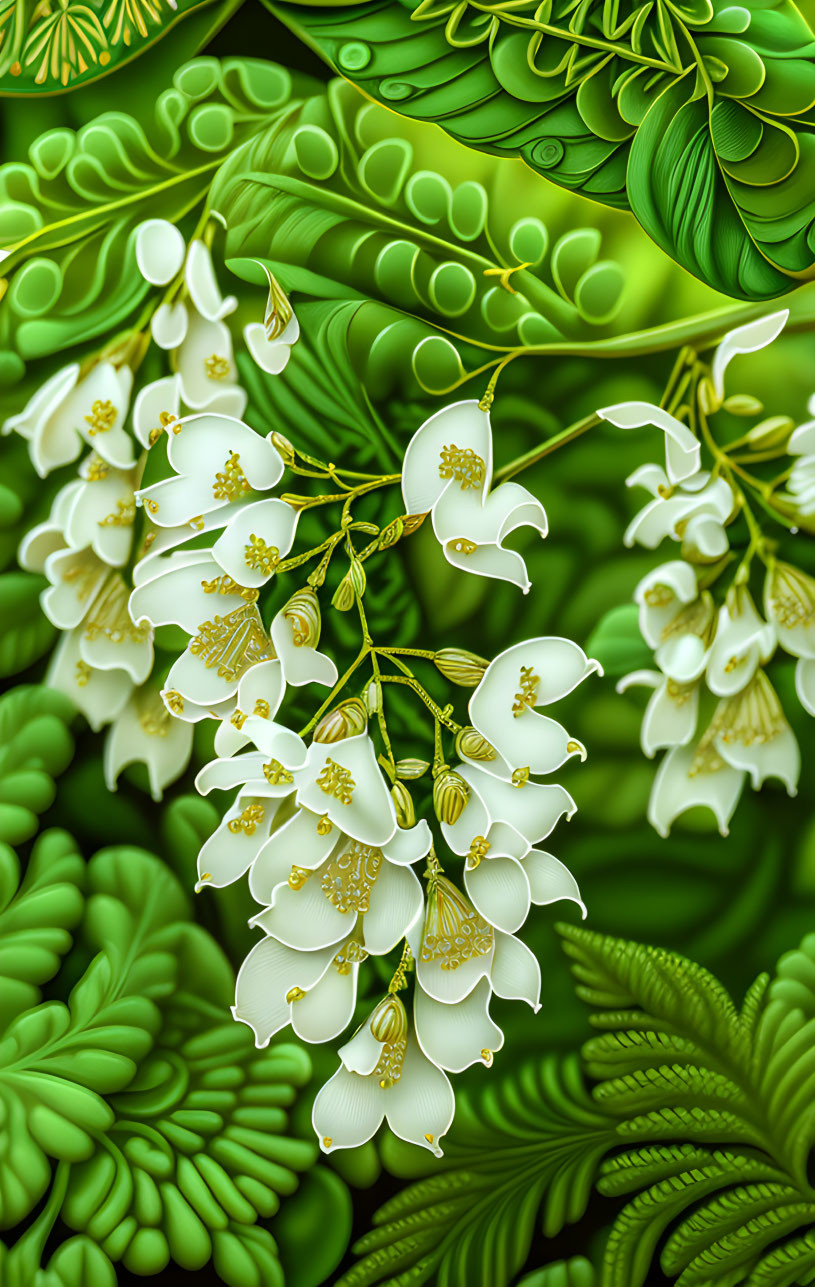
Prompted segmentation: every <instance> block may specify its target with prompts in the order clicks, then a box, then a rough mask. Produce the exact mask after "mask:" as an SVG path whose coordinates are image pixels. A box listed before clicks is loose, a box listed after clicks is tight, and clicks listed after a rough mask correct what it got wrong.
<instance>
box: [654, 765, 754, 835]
mask: <svg viewBox="0 0 815 1287" xmlns="http://www.w3.org/2000/svg"><path fill="white" fill-rule="evenodd" d="M743 785H744V774H743V773H741V772H739V770H738V769H734V768H732V767H731V766H729V765H728V764H726V763H725V761H724V760H723V759H722V758H721V756H720V755H718V754H717V753H716V752H715V751H714V750H712V749H710V748H707V750H706V753H703V754H701V755H700V753H699V748H698V747H694V746H677V747H675V748H674V749H673V750H671V751H668V753H667V755H666V756H665V757H664V758H663V760H662V763H661V764H660V766H659V768H658V769H657V773H656V777H655V778H654V784H653V786H652V788H651V798H650V800H649V802H648V821H649V822H650V823H651V826H652V827H653V828H654V830H655V831H657V832H658V833H659V835H661V836H663V837H664V836H667V835H668V833H669V832H670V829H671V824H672V823H673V821H674V819H676V818H678V817H679V815H680V814H681V813H685V812H686V811H687V810H688V809H692V808H694V806H696V805H702V806H704V807H705V808H708V809H710V810H711V811H712V812H713V814H714V816H715V818H716V821H717V823H718V826H719V832H720V833H721V835H723V836H726V835H727V834H728V827H729V823H730V819H731V818H732V816H733V812H734V810H735V808H736V805H737V804H738V801H739V796H740V795H741V791H742V787H743Z"/></svg>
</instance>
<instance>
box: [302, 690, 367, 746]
mask: <svg viewBox="0 0 815 1287" xmlns="http://www.w3.org/2000/svg"><path fill="white" fill-rule="evenodd" d="M367 727H368V713H367V711H366V710H365V706H364V705H363V703H362V701H361V700H360V698H359V697H349V698H347V699H346V700H345V701H344V702H340V703H339V704H338V705H337V706H335V707H334V709H333V711H328V712H327V714H325V715H324V716H323V718H322V719H321V720H320V722H319V724H318V725H317V727H316V728H315V730H314V741H315V742H341V741H342V740H343V738H346V737H356V736H357V735H358V734H359V733H364V732H365V729H366V728H367Z"/></svg>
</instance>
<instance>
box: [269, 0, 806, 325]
mask: <svg viewBox="0 0 815 1287" xmlns="http://www.w3.org/2000/svg"><path fill="white" fill-rule="evenodd" d="M266 3H268V4H269V7H270V8H271V9H272V12H273V13H275V14H277V15H278V16H279V17H280V18H281V19H282V20H283V21H284V22H286V23H287V24H288V25H289V26H291V27H292V28H293V29H294V30H295V31H296V32H297V33H298V34H300V35H301V36H302V37H303V38H304V39H306V40H307V41H308V42H309V43H310V44H315V45H316V46H317V47H318V48H319V49H320V50H321V52H322V53H323V55H324V56H325V57H326V58H327V59H328V60H329V61H330V62H331V63H332V65H333V66H334V67H335V68H336V69H337V70H338V71H340V72H341V73H342V75H343V76H345V77H347V78H348V79H350V80H352V81H354V82H355V83H356V84H357V85H359V86H360V88H361V89H363V90H364V92H365V94H366V95H367V96H369V97H371V98H373V99H376V100H379V101H380V102H382V103H383V104H385V105H386V106H387V107H388V108H389V109H390V110H391V111H394V112H399V113H401V114H402V115H404V116H406V117H408V118H410V120H411V121H434V122H436V123H438V124H439V125H440V126H441V127H442V128H443V129H444V130H446V131H448V132H449V133H450V134H452V136H453V137H454V138H456V139H458V140H459V141H461V142H462V143H465V144H467V145H468V146H469V147H471V148H478V149H484V150H486V151H489V152H494V153H496V154H498V155H500V156H520V157H522V158H523V159H524V161H526V163H527V164H528V165H529V166H531V167H532V168H533V169H535V170H537V171H538V172H539V173H540V174H542V175H544V176H545V177H546V178H547V179H549V180H551V181H553V182H555V183H558V184H561V185H562V186H563V187H565V188H568V189H571V190H573V191H577V192H579V193H581V194H582V195H583V196H586V197H589V198H590V199H592V200H594V201H599V202H602V203H603V204H606V205H609V206H612V207H615V208H623V209H624V208H627V207H629V208H630V209H631V210H632V211H633V212H634V214H635V215H636V216H637V218H638V219H639V220H640V222H641V223H642V225H643V227H644V228H645V229H646V231H647V232H648V233H650V235H651V236H653V237H654V238H655V239H656V241H657V243H658V244H659V245H660V246H661V247H662V248H663V249H664V250H665V251H667V253H668V254H670V255H671V256H673V258H674V259H675V260H676V261H677V262H678V263H680V264H682V266H683V267H685V268H686V269H688V270H689V271H690V272H692V273H695V274H697V275H698V276H699V277H701V279H702V280H703V281H705V282H707V283H708V284H709V285H711V286H714V287H715V288H716V289H718V290H723V291H726V292H728V293H729V294H732V295H735V296H738V297H743V298H749V299H767V298H770V297H772V296H774V295H779V294H782V293H783V292H785V291H788V290H791V289H792V288H793V287H794V286H795V285H796V284H797V281H798V279H799V277H800V276H808V275H809V274H810V273H811V271H812V268H813V255H814V253H815V239H813V236H812V220H813V214H815V191H814V190H813V186H812V182H811V179H810V175H811V171H812V156H811V153H812V150H813V149H814V148H815V136H813V134H812V131H811V129H810V127H809V124H808V121H807V120H806V116H805V114H806V112H807V111H808V109H809V107H810V104H811V103H812V101H813V98H814V97H815V41H814V40H813V34H812V30H811V28H810V26H809V25H808V23H807V21H806V20H805V18H804V16H803V15H802V14H801V13H800V12H799V10H798V9H797V8H796V6H795V5H794V4H792V3H789V2H788V0H775V2H774V3H772V2H771V3H770V4H769V5H768V6H760V5H757V4H751V5H748V6H747V7H746V8H743V9H741V10H739V11H738V12H735V11H734V10H733V8H732V7H728V5H727V3H726V0H713V2H711V0H700V2H699V3H687V4H683V5H681V6H679V7H672V8H670V9H665V8H664V7H659V8H654V7H653V6H651V5H648V4H644V3H643V4H637V5H634V6H631V7H630V9H628V10H626V12H625V17H624V19H623V18H621V16H620V12H619V11H618V9H617V8H615V7H609V6H603V5H601V4H600V3H599V2H596V3H593V4H590V5H588V6H584V8H583V10H581V15H582V16H581V19H580V21H579V22H576V21H575V20H574V16H573V10H572V6H571V5H570V3H569V0H553V3H550V4H547V5H546V6H545V8H544V9H541V8H540V7H539V6H537V5H536V4H535V2H534V0H526V2H525V3H521V4H516V5H513V6H512V8H511V9H508V8H507V7H506V6H505V5H501V4H487V5H481V4H479V5H478V6H476V5H475V4H472V5H471V4H469V3H467V0H462V3H460V4H456V3H453V0H410V3H405V4H399V3H396V0H367V2H365V3H353V2H352V0H348V2H347V3H343V2H342V0H340V3H329V2H328V0H323V3H316V4H315V3H312V2H311V0H308V3H306V2H305V0H303V2H301V3H278V2H277V0H266ZM393 172H394V174H396V168H395V166H394V169H393ZM394 181H395V180H394ZM438 200H439V198H436V201H437V202H438ZM427 204H428V207H429V208H431V209H432V208H433V203H432V201H431V199H430V198H429V197H428V198H427ZM524 258H526V256H524ZM566 258H568V257H567V256H565V255H564V265H563V273H560V271H559V272H558V276H559V278H560V280H561V281H562V282H563V284H564V285H565V282H566V280H567V279H568V280H569V281H570V283H571V289H572V290H573V291H574V294H571V293H570V292H567V293H568V297H569V298H573V299H574V300H575V302H576V303H577V304H578V306H579V307H581V311H583V312H584V313H585V315H586V316H588V317H595V318H598V319H600V318H603V317H605V316H608V315H610V312H611V311H612V310H613V307H614V302H613V297H614V292H615V286H614V283H613V281H612V279H611V275H610V274H603V275H601V279H600V281H598V280H596V279H595V280H594V281H593V282H592V279H590V278H589V279H588V280H587V279H586V278H584V283H585V284H584V288H583V290H582V291H581V290H579V289H578V287H577V284H576V275H575V270H576V265H574V264H573V263H571V262H569V263H568V265H567V264H566V262H565V260H566ZM586 268H588V265H587V264H584V270H585V269H586ZM588 272H591V269H588ZM603 276H606V277H607V280H605V281H603V280H602V277H603Z"/></svg>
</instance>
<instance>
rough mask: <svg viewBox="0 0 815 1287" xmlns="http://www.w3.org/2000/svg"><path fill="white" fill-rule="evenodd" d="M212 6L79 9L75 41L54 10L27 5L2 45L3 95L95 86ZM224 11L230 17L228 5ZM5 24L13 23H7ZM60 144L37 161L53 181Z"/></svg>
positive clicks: (199, 1)
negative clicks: (182, 23) (175, 28)
mask: <svg viewBox="0 0 815 1287" xmlns="http://www.w3.org/2000/svg"><path fill="white" fill-rule="evenodd" d="M211 3H212V0H178V3H177V5H170V4H165V3H163V0H152V2H151V3H150V4H145V3H139V4H136V5H129V6H127V5H125V4H123V3H122V2H121V0H117V3H114V4H110V5H107V6H104V7H102V8H100V9H99V10H98V12H97V11H96V10H94V9H83V10H79V11H78V12H77V16H76V19H75V21H76V27H75V28H74V38H69V39H66V38H65V28H64V20H63V22H62V23H60V22H59V21H57V20H56V16H55V15H53V14H52V13H51V12H50V11H49V10H47V9H46V10H43V9H42V8H41V7H40V6H38V5H36V4H34V3H32V0H28V3H26V4H25V5H24V6H22V7H21V10H18V13H17V14H16V15H15V20H14V21H13V22H11V23H10V24H9V25H8V27H7V32H8V36H9V39H7V40H5V41H4V42H3V52H2V60H0V93H3V94H13V95H14V96H15V97H16V96H19V95H30V96H34V95H37V94H54V93H60V91H62V90H66V89H68V90H74V89H77V88H79V87H80V86H82V85H88V84H91V83H92V82H93V81H95V80H98V79H99V78H100V77H102V76H108V75H110V74H111V72H113V71H115V70H116V69H118V68H119V67H121V66H123V65H124V64H125V63H128V62H130V60H131V59H133V58H137V57H138V56H139V54H141V53H144V52H146V51H147V50H148V49H150V48H151V47H152V46H153V45H155V44H156V42H157V41H159V40H161V39H162V38H163V37H164V36H165V35H166V34H167V33H168V32H169V31H170V30H172V28H173V27H174V26H175V25H176V24H177V23H178V22H180V21H182V20H183V19H184V18H186V17H188V16H190V15H192V14H194V13H196V12H198V10H200V9H201V8H202V7H204V6H205V5H207V4H211ZM221 8H222V9H224V10H225V11H226V12H227V13H228V11H229V7H228V6H223V5H222V6H221ZM220 21H223V18H221V19H220ZM3 22H4V25H5V23H8V18H5V17H4V19H3ZM80 31H81V36H80V37H79V39H76V38H75V37H76V35H78V34H79V32H80ZM63 133H64V132H63ZM61 142H62V139H60V137H59V133H58V132H57V131H54V134H53V135H51V136H50V138H49V140H48V142H47V143H45V144H43V143H41V144H40V145H39V147H38V149H37V151H36V154H35V155H36V158H37V161H38V163H39V165H40V166H41V167H42V169H43V170H44V171H45V172H46V173H47V174H49V177H50V176H51V175H53V174H55V173H59V171H60V170H61V169H62V168H63V167H64V165H65V161H66V157H65V151H64V148H61V147H60V143H61Z"/></svg>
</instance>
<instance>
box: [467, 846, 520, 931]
mask: <svg viewBox="0 0 815 1287" xmlns="http://www.w3.org/2000/svg"><path fill="white" fill-rule="evenodd" d="M464 885H465V888H466V890H467V893H468V894H469V896H470V900H471V902H472V904H473V907H475V909H476V911H478V912H480V913H481V915H482V916H483V917H484V920H485V921H489V923H490V925H494V926H495V927H496V929H500V930H504V932H505V933H507V934H514V933H515V931H516V930H518V929H520V928H521V926H522V925H523V923H524V921H525V920H526V918H527V916H528V915H529V905H530V901H531V900H530V892H529V881H528V880H527V878H526V872H525V871H524V868H523V867H522V866H521V864H520V863H519V862H518V861H517V859H515V858H503V857H497V858H490V857H487V858H485V859H484V860H483V861H482V862H479V864H478V866H477V867H470V866H465V868H464Z"/></svg>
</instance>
